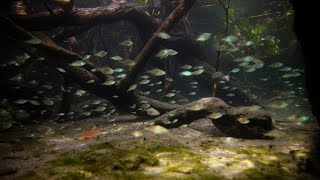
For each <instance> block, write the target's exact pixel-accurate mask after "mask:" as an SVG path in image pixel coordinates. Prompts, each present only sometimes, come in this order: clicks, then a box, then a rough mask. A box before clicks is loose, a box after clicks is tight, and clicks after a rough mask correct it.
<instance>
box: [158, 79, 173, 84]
mask: <svg viewBox="0 0 320 180" xmlns="http://www.w3.org/2000/svg"><path fill="white" fill-rule="evenodd" d="M166 81H169V82H173V79H172V78H166ZM160 84H162V83H160Z"/></svg>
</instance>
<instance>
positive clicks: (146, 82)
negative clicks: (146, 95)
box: [139, 79, 150, 84]
mask: <svg viewBox="0 0 320 180" xmlns="http://www.w3.org/2000/svg"><path fill="white" fill-rule="evenodd" d="M149 82H150V80H149V79H144V80H142V81H140V82H139V84H148V83H149Z"/></svg>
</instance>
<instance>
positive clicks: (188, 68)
mask: <svg viewBox="0 0 320 180" xmlns="http://www.w3.org/2000/svg"><path fill="white" fill-rule="evenodd" d="M180 68H181V69H185V70H190V69H191V68H192V66H191V65H189V64H185V65H183V66H181V67H180Z"/></svg>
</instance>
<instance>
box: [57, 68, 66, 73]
mask: <svg viewBox="0 0 320 180" xmlns="http://www.w3.org/2000/svg"><path fill="white" fill-rule="evenodd" d="M57 69H58V70H59V71H60V72H62V73H65V72H66V70H64V69H62V68H57Z"/></svg>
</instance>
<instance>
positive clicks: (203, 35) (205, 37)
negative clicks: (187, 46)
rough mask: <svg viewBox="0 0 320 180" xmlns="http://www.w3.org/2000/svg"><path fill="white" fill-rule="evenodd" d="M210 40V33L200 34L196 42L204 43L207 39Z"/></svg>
mask: <svg viewBox="0 0 320 180" xmlns="http://www.w3.org/2000/svg"><path fill="white" fill-rule="evenodd" d="M210 38H211V33H203V34H200V35H199V36H198V37H197V38H196V40H197V41H201V42H204V41H207V40H208V39H210Z"/></svg>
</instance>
